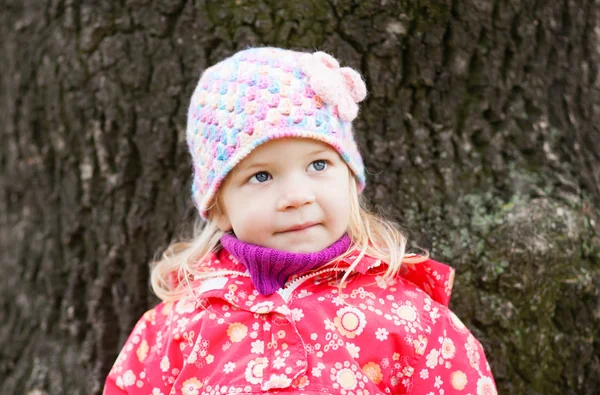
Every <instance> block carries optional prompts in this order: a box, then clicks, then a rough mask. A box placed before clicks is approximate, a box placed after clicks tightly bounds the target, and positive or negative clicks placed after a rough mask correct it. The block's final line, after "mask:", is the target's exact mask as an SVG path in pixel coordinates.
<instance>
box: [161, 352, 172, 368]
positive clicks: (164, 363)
mask: <svg viewBox="0 0 600 395" xmlns="http://www.w3.org/2000/svg"><path fill="white" fill-rule="evenodd" d="M170 367H171V363H170V362H169V357H167V356H166V355H165V356H164V357H163V359H162V360H161V361H160V370H162V371H163V372H166V371H168V370H169V368H170Z"/></svg>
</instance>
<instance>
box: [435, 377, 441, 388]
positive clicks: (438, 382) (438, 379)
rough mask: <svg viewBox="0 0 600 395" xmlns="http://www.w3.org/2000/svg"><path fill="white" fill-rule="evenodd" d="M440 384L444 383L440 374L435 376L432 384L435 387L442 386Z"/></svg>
mask: <svg viewBox="0 0 600 395" xmlns="http://www.w3.org/2000/svg"><path fill="white" fill-rule="evenodd" d="M442 384H444V382H443V381H442V378H441V377H440V376H435V384H433V386H434V387H435V388H440V387H441V386H442Z"/></svg>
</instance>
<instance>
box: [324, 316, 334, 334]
mask: <svg viewBox="0 0 600 395" xmlns="http://www.w3.org/2000/svg"><path fill="white" fill-rule="evenodd" d="M323 322H324V323H325V330H326V331H334V330H335V324H334V323H333V322H331V320H329V319H327V318H326V319H325V320H324V321H323Z"/></svg>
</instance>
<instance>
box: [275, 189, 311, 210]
mask: <svg viewBox="0 0 600 395" xmlns="http://www.w3.org/2000/svg"><path fill="white" fill-rule="evenodd" d="M314 201H315V194H314V192H313V191H312V189H311V188H309V187H307V186H303V185H299V184H292V185H289V186H286V187H285V188H284V190H283V191H282V193H281V195H280V197H279V200H278V202H277V209H278V210H279V211H285V210H289V209H293V208H300V207H302V206H304V205H307V204H311V203H313V202H314Z"/></svg>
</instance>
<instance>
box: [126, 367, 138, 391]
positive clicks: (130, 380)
mask: <svg viewBox="0 0 600 395" xmlns="http://www.w3.org/2000/svg"><path fill="white" fill-rule="evenodd" d="M135 379H136V377H135V373H133V370H131V369H129V370H128V371H126V372H125V374H124V375H123V385H125V386H126V387H129V386H130V385H133V384H134V383H135Z"/></svg>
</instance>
